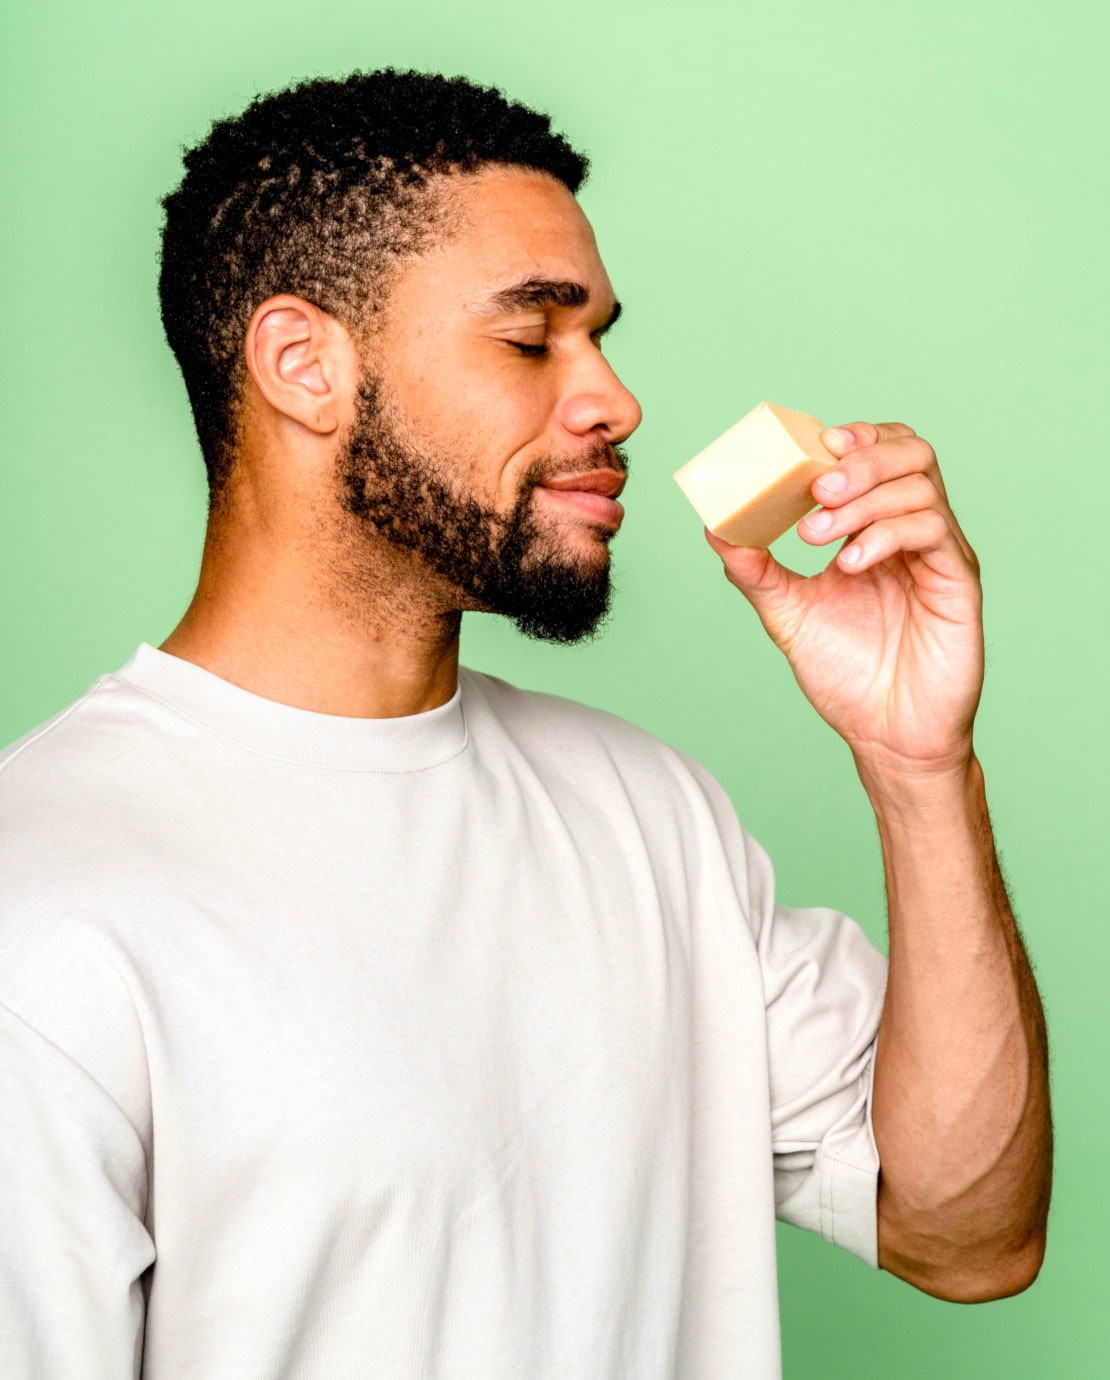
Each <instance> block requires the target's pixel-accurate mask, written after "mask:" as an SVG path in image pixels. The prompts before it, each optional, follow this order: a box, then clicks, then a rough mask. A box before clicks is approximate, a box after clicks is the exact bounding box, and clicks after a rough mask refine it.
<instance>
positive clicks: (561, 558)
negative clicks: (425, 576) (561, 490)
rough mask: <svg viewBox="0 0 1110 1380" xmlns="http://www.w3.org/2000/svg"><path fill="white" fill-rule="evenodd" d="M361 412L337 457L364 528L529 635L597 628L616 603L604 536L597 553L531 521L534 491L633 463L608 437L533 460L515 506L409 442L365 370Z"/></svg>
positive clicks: (445, 458) (350, 504) (343, 494)
mask: <svg viewBox="0 0 1110 1380" xmlns="http://www.w3.org/2000/svg"><path fill="white" fill-rule="evenodd" d="M356 404H357V405H356V412H355V419H354V422H353V423H352V425H351V429H350V432H349V433H348V435H347V438H346V441H345V443H344V445H343V447H342V449H341V450H340V453H339V455H338V457H337V461H336V479H337V483H338V490H339V497H340V501H341V503H342V505H343V508H344V510H345V511H346V512H347V513H348V514H350V515H351V517H353V518H355V519H356V521H357V522H358V523H359V524H360V526H361V527H362V528H363V530H365V531H367V532H372V533H374V534H375V535H376V536H377V537H381V538H384V539H385V540H386V541H388V542H390V543H391V544H392V545H393V546H395V547H398V548H400V549H401V550H404V551H408V552H414V553H415V554H416V555H417V556H418V557H419V558H420V560H421V561H422V562H423V564H424V565H425V566H426V567H428V568H429V569H430V570H431V571H433V572H434V573H435V574H436V575H438V576H440V577H441V578H442V579H443V580H444V581H446V582H448V583H449V584H450V585H451V586H453V587H454V589H455V591H457V592H459V593H460V594H461V595H462V604H461V606H462V607H467V608H476V609H479V610H481V611H483V612H486V613H496V614H501V615H503V616H504V617H506V618H508V619H510V620H511V621H512V622H513V624H514V625H515V626H516V627H517V629H518V630H519V631H520V632H522V633H523V634H524V635H525V636H526V637H531V638H536V639H538V640H540V641H544V642H558V643H564V644H571V643H575V642H581V641H584V640H586V639H587V638H591V637H594V636H596V634H597V632H598V631H599V629H600V628H601V626H602V624H603V622H604V621H605V619H606V618H607V616H608V614H609V610H610V605H611V601H612V592H613V589H612V580H611V576H610V572H609V554H608V550H607V547H608V543H609V541H610V540H611V538H612V536H613V535H614V534H613V533H612V532H611V531H608V530H607V529H600V530H599V533H598V536H599V543H602V544H600V545H599V548H598V551H597V553H596V554H594V553H591V554H590V555H585V554H574V553H571V552H568V551H566V550H565V549H562V548H561V547H560V545H559V541H558V535H557V530H555V529H554V528H549V529H547V530H544V529H543V528H541V527H540V525H539V524H537V522H536V521H535V517H534V505H533V491H534V490H535V488H536V487H537V486H538V485H539V484H542V483H543V482H544V481H545V480H548V479H554V478H556V477H557V476H558V475H559V474H571V473H580V472H582V471H583V470H589V469H596V468H602V467H607V468H610V469H614V470H616V471H617V472H618V473H621V474H623V473H625V472H626V471H627V467H628V464H627V457H626V456H625V454H624V452H623V451H622V450H621V449H620V447H618V446H614V445H611V444H610V443H609V442H602V443H600V444H599V445H598V446H596V447H594V449H593V450H591V451H590V452H588V453H587V454H585V455H579V456H576V457H575V459H574V460H573V462H569V463H568V462H566V461H560V460H559V459H558V457H554V456H553V457H550V458H543V459H539V460H536V461H534V462H533V463H532V464H531V465H530V466H529V467H528V469H527V471H526V472H525V473H524V475H523V477H522V480H521V485H520V494H519V497H518V498H517V501H516V503H515V504H514V506H513V508H512V510H511V512H509V513H508V514H504V513H498V512H497V511H496V510H494V509H492V508H486V507H484V506H483V505H482V504H481V503H480V502H479V501H478V499H477V498H475V497H474V495H473V494H471V493H466V492H460V491H459V489H458V486H457V485H456V484H453V483H452V482H451V476H452V473H453V471H457V469H458V462H457V460H456V459H455V458H454V457H452V456H450V455H447V454H441V453H438V452H436V451H434V450H431V449H430V448H427V447H419V446H417V445H416V444H414V443H413V442H412V441H410V440H409V439H408V438H407V437H406V436H405V435H404V433H403V432H402V431H401V429H400V428H399V427H398V426H397V425H396V423H394V422H393V421H391V415H392V414H393V409H392V408H391V407H390V406H389V400H388V397H387V395H386V394H385V392H384V390H383V387H382V384H381V381H380V379H377V378H370V377H366V376H364V377H363V379H362V381H361V383H360V385H359V390H358V395H357V399H356Z"/></svg>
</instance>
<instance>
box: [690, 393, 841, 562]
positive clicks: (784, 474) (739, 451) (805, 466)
mask: <svg viewBox="0 0 1110 1380" xmlns="http://www.w3.org/2000/svg"><path fill="white" fill-rule="evenodd" d="M822 430H823V427H822V424H821V422H819V421H818V420H817V418H816V417H811V416H809V414H808V413H805V412H792V411H791V410H790V409H789V408H788V407H776V406H775V404H774V403H769V402H761V403H760V404H759V406H758V407H753V408H752V410H751V411H750V412H749V413H748V415H747V416H746V417H741V418H740V420H739V421H738V422H737V423H736V425H735V426H732V427H729V429H728V430H727V431H726V432H725V433H724V435H723V436H718V437H717V439H716V440H715V441H714V442H712V444H711V445H708V446H706V448H705V449H704V450H703V451H701V452H700V453H699V454H698V455H695V456H694V458H693V459H692V460H691V461H689V462H688V463H687V464H685V465H683V466H682V468H681V469H680V470H678V471H676V473H675V476H674V478H675V483H676V484H677V485H678V486H679V488H680V489H681V490H682V492H683V493H684V494H685V495H686V497H687V498H688V499H689V500H690V502H691V503H692V504H693V505H694V507H695V508H696V509H697V511H698V513H699V515H700V517H701V520H702V521H703V522H704V523H705V525H706V527H708V528H709V530H710V531H711V532H712V533H713V534H714V535H715V536H718V537H723V538H724V539H725V541H728V542H731V543H732V544H733V546H770V545H771V543H772V542H773V541H774V540H775V539H776V538H777V537H781V536H782V534H783V533H784V532H786V531H788V530H789V529H790V528H791V527H793V526H794V524H795V523H796V522H800V521H801V519H802V518H803V517H805V515H806V513H808V512H809V511H810V509H811V508H815V507H816V506H817V505H816V503H815V502H814V501H813V496H812V494H811V493H810V491H809V486H810V485H811V484H812V483H813V481H814V480H815V479H816V478H817V476H818V475H819V474H824V472H825V471H826V470H830V469H832V467H833V466H834V465H835V464H836V456H835V455H833V453H832V451H829V450H826V449H825V447H824V446H823V445H822V444H821V441H820V435H821V431H822Z"/></svg>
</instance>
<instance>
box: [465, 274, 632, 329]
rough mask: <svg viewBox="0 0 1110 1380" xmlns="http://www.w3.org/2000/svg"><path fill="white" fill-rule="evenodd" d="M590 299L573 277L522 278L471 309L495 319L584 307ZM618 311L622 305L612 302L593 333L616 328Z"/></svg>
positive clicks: (582, 284) (585, 289)
mask: <svg viewBox="0 0 1110 1380" xmlns="http://www.w3.org/2000/svg"><path fill="white" fill-rule="evenodd" d="M589 300H590V290H589V288H587V287H586V285H585V284H584V283H577V282H575V281H574V279H573V278H522V279H521V281H520V282H519V283H510V284H509V286H508V287H503V288H499V289H498V290H497V291H496V292H495V293H493V294H492V295H491V296H490V297H487V298H486V299H485V300H484V301H482V302H480V303H478V304H477V305H476V306H475V308H474V310H475V311H477V312H478V313H479V314H480V315H482V316H495V315H497V314H498V313H502V312H513V311H529V310H532V311H536V310H540V311H542V310H545V309H546V308H548V307H584V306H585V305H586V303H587V302H588V301H589ZM621 311H622V307H621V304H620V303H619V302H614V303H613V310H612V311H611V312H610V313H609V316H608V318H607V319H606V321H605V323H604V325H602V326H601V327H600V328H599V329H598V330H597V331H596V332H595V334H597V335H603V334H604V333H605V332H606V331H607V330H609V328H610V327H611V326H615V325H616V323H617V318H618V317H619V316H620V314H621Z"/></svg>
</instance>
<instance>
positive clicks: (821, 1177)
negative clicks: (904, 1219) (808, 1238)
mask: <svg viewBox="0 0 1110 1380" xmlns="http://www.w3.org/2000/svg"><path fill="white" fill-rule="evenodd" d="M874 1071H875V1055H874V1049H872V1054H871V1060H870V1062H869V1064H868V1069H867V1111H866V1115H865V1117H864V1119H863V1121H862V1122H861V1124H860V1125H859V1126H858V1127H856V1129H855V1131H854V1132H853V1134H852V1135H851V1136H850V1137H849V1138H848V1139H846V1140H843V1141H839V1142H838V1143H837V1145H836V1148H835V1150H832V1149H828V1148H825V1147H819V1148H818V1151H817V1172H818V1181H819V1183H820V1193H821V1235H822V1236H823V1237H824V1238H825V1239H826V1241H830V1242H831V1243H832V1244H833V1245H834V1246H841V1247H843V1248H844V1249H845V1250H847V1251H850V1252H851V1253H852V1255H855V1256H858V1257H859V1258H860V1259H861V1260H863V1261H864V1262H866V1264H867V1265H869V1266H870V1267H871V1269H873V1270H877V1269H879V1204H878V1194H879V1154H878V1148H877V1146H876V1145H875V1136H874V1132H873V1130H872V1124H871V1096H872V1091H873V1086H874Z"/></svg>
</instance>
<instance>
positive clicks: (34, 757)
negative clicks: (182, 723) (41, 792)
mask: <svg viewBox="0 0 1110 1380" xmlns="http://www.w3.org/2000/svg"><path fill="white" fill-rule="evenodd" d="M131 695H133V691H132V689H131V687H128V686H126V685H125V684H124V683H123V682H122V681H120V680H118V679H117V678H116V677H115V676H114V675H112V674H106V675H102V676H98V677H97V679H96V680H95V681H94V682H93V683H92V685H91V686H90V687H89V688H88V690H86V691H85V693H84V694H83V695H80V696H79V697H78V698H77V699H75V700H74V701H73V702H72V703H71V704H68V705H66V706H65V708H64V709H61V710H59V711H58V713H56V714H54V715H52V716H51V717H50V718H48V719H44V720H43V722H42V723H39V724H36V725H35V726H34V727H33V728H31V729H29V730H28V731H27V732H26V733H24V734H23V735H22V736H21V737H19V738H16V739H15V741H14V742H11V743H9V744H8V745H7V746H6V747H2V748H0V806H2V802H3V801H5V800H11V799H12V798H13V797H22V796H23V795H24V794H25V793H26V792H27V791H29V790H33V789H34V788H35V787H36V786H46V785H48V784H49V783H51V782H54V781H56V780H57V779H58V778H59V777H72V776H74V775H76V776H78V777H81V776H82V775H83V774H84V773H85V772H87V770H88V768H89V766H90V765H91V763H92V761H93V760H95V759H96V758H98V757H99V758H102V759H105V760H109V759H111V758H112V757H113V756H114V754H115V753H116V752H117V750H118V747H119V738H120V733H121V730H123V729H124V728H125V725H126V724H127V722H128V716H125V715H121V713H120V712H119V711H120V709H121V705H120V701H121V699H125V698H128V697H130V696H131Z"/></svg>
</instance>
